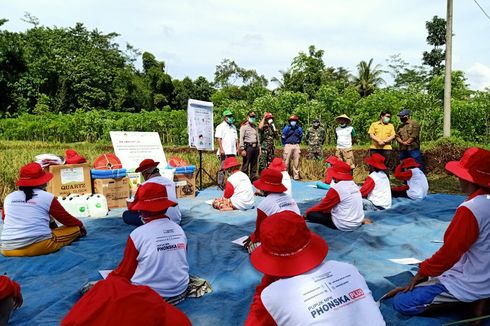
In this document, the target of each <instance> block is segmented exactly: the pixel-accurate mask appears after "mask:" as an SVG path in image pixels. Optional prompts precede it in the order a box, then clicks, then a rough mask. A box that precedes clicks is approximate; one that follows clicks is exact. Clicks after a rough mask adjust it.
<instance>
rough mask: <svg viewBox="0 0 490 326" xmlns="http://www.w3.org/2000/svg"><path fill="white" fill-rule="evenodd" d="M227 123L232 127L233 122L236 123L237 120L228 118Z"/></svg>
mask: <svg viewBox="0 0 490 326" xmlns="http://www.w3.org/2000/svg"><path fill="white" fill-rule="evenodd" d="M226 122H228V123H229V124H230V125H231V124H232V123H233V122H235V118H233V117H227V118H226Z"/></svg>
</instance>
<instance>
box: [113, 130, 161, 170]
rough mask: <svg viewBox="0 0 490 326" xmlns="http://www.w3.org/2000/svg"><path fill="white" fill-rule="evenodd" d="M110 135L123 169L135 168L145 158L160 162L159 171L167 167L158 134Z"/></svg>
mask: <svg viewBox="0 0 490 326" xmlns="http://www.w3.org/2000/svg"><path fill="white" fill-rule="evenodd" d="M110 135H111V141H112V147H114V152H115V154H116V156H117V157H118V158H119V159H120V160H121V163H122V166H123V167H124V168H125V169H128V170H129V169H135V168H137V167H138V166H139V164H140V162H141V161H143V160H144V159H146V158H151V159H153V160H154V161H156V162H160V164H159V165H158V167H159V168H160V169H164V168H165V167H166V166H167V159H166V158H165V153H164V152H163V146H162V142H161V140H160V135H159V134H158V132H139V131H111V132H110Z"/></svg>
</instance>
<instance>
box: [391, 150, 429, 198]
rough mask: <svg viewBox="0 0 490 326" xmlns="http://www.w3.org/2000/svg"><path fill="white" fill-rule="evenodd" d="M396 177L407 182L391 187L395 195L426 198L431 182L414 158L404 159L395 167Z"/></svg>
mask: <svg viewBox="0 0 490 326" xmlns="http://www.w3.org/2000/svg"><path fill="white" fill-rule="evenodd" d="M394 175H395V178H397V179H398V180H402V181H404V182H405V183H406V184H405V185H402V186H399V187H393V188H391V194H392V196H393V197H408V198H410V199H424V198H425V197H426V196H427V193H428V192H429V183H428V182H427V177H426V176H425V174H424V172H422V170H421V169H420V164H419V163H417V161H416V160H415V159H414V158H412V157H409V158H406V159H404V160H403V161H402V162H401V163H400V164H399V165H398V166H397V167H396V169H395V173H394Z"/></svg>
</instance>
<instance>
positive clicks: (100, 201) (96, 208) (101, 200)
mask: <svg viewBox="0 0 490 326" xmlns="http://www.w3.org/2000/svg"><path fill="white" fill-rule="evenodd" d="M87 204H88V211H89V214H90V217H105V216H106V215H107V212H108V211H109V208H108V207H107V199H106V198H105V196H104V195H102V194H95V195H92V196H91V197H89V198H88V199H87Z"/></svg>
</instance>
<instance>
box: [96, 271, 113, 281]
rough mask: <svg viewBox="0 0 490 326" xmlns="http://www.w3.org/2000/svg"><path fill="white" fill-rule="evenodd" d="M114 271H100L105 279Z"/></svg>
mask: <svg viewBox="0 0 490 326" xmlns="http://www.w3.org/2000/svg"><path fill="white" fill-rule="evenodd" d="M111 272H112V269H103V270H100V271H99V274H100V276H102V278H103V279H104V280H105V279H106V278H107V276H108V275H109V274H110V273H111Z"/></svg>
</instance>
